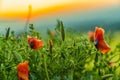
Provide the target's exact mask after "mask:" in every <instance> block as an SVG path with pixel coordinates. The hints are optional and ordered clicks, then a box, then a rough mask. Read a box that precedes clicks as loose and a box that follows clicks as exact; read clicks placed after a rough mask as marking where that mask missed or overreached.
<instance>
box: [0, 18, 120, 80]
mask: <svg viewBox="0 0 120 80" xmlns="http://www.w3.org/2000/svg"><path fill="white" fill-rule="evenodd" d="M55 31H56V36H52V34H51V33H50V32H49V33H48V36H46V38H45V39H43V38H42V36H41V35H40V33H39V32H38V31H36V30H35V28H34V26H33V24H30V26H29V32H28V33H27V34H29V35H30V36H34V37H36V36H37V37H38V38H39V39H41V40H43V42H44V44H45V45H44V47H42V48H40V49H39V50H38V51H35V50H33V49H31V48H30V47H29V46H28V42H27V34H26V33H22V34H21V35H19V36H15V34H14V32H13V31H12V32H10V28H8V30H7V32H6V36H0V44H1V45H0V80H17V65H18V64H19V63H21V62H24V61H26V60H27V61H28V62H29V80H101V79H103V80H111V79H114V80H119V79H120V75H119V72H118V73H117V72H116V71H117V70H118V68H119V64H120V61H119V59H120V54H118V52H120V44H118V45H117V47H116V49H115V50H114V51H111V52H110V53H109V54H105V55H102V54H101V53H100V51H98V50H97V49H96V48H95V46H94V44H93V43H91V42H89V40H88V37H87V36H86V35H84V34H80V33H76V32H74V31H72V30H71V31H70V30H66V29H65V28H64V25H63V22H62V21H60V20H58V21H57V26H56V28H55ZM50 40H52V43H53V45H51V44H50V42H49V41H50ZM51 46H52V47H51ZM114 52H116V54H114ZM111 55H112V56H111ZM116 55H118V56H119V59H118V60H117V61H116V63H118V64H117V65H116V66H114V67H111V66H109V65H108V63H109V61H110V60H112V59H113V58H114V57H115V56H116Z"/></svg>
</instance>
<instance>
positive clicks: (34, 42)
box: [27, 36, 44, 50]
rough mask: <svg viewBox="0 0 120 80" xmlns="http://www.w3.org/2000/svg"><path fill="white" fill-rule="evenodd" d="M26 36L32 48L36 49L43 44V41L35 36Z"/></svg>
mask: <svg viewBox="0 0 120 80" xmlns="http://www.w3.org/2000/svg"><path fill="white" fill-rule="evenodd" d="M27 38H28V44H29V46H30V47H31V48H32V49H34V50H38V49H39V48H40V47H42V46H44V43H43V42H42V41H41V40H39V39H37V38H35V37H30V36H27Z"/></svg>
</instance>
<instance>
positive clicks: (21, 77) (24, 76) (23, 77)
mask: <svg viewBox="0 0 120 80" xmlns="http://www.w3.org/2000/svg"><path fill="white" fill-rule="evenodd" d="M17 69H18V80H28V61H25V62H24V63H19V64H18V66H17Z"/></svg>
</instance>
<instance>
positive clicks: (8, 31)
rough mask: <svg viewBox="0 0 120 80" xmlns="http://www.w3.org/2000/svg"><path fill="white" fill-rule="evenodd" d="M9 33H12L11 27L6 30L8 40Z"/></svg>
mask: <svg viewBox="0 0 120 80" xmlns="http://www.w3.org/2000/svg"><path fill="white" fill-rule="evenodd" d="M9 34H10V27H9V28H8V29H7V32H6V40H7V39H8V37H9Z"/></svg>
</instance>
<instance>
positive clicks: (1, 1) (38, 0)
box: [0, 0, 120, 19]
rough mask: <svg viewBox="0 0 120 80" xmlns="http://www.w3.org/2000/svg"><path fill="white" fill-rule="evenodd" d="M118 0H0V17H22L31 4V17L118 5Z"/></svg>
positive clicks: (25, 15)
mask: <svg viewBox="0 0 120 80" xmlns="http://www.w3.org/2000/svg"><path fill="white" fill-rule="evenodd" d="M119 4H120V3H119V0H0V18H1V19H12V18H21V19H24V18H26V17H27V15H28V6H31V8H30V9H31V12H32V13H31V17H32V18H35V17H37V16H48V15H55V14H58V13H67V12H68V13H69V12H70V11H71V12H72V11H75V10H81V11H85V10H89V9H99V8H104V7H108V6H115V5H119Z"/></svg>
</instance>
